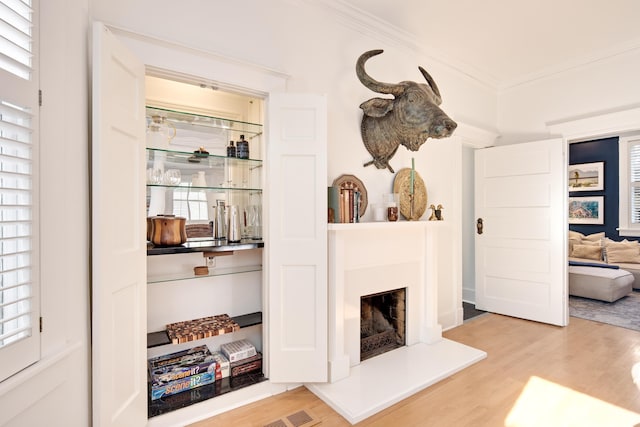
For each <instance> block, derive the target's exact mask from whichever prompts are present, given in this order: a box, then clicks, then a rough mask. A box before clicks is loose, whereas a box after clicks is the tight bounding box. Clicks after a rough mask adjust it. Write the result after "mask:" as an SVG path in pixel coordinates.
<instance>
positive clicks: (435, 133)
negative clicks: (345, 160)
mask: <svg viewBox="0 0 640 427" xmlns="http://www.w3.org/2000/svg"><path fill="white" fill-rule="evenodd" d="M382 52H383V51H382V50H381V49H380V50H370V51H368V52H365V53H363V54H362V55H360V58H358V62H357V63H356V74H357V75H358V79H360V81H361V82H362V84H363V85H365V86H366V87H368V88H369V89H371V90H372V91H374V92H378V93H384V94H389V95H393V96H394V99H388V98H372V99H370V100H368V101H365V102H363V103H362V104H360V108H362V111H363V112H364V116H363V117H362V125H361V127H360V131H361V134H362V141H363V142H364V146H365V147H366V148H367V151H369V153H370V154H371V155H372V156H373V160H371V161H370V162H367V163H365V164H364V166H369V165H371V164H373V165H375V166H376V167H377V168H378V169H385V168H387V169H389V170H390V171H391V172H392V173H393V168H392V167H391V165H389V160H390V159H391V158H392V157H393V156H394V155H395V154H396V151H397V150H398V147H399V146H400V144H402V145H404V146H405V147H406V148H408V149H409V150H411V151H418V149H419V148H420V146H421V145H422V144H424V143H425V142H426V141H427V138H446V137H448V136H450V135H451V134H452V133H453V131H454V130H455V128H456V127H457V126H458V125H457V124H456V122H454V121H453V120H451V119H450V118H449V117H448V116H447V115H446V114H445V112H444V111H442V110H441V109H440V107H438V105H440V103H441V102H442V98H441V97H440V91H439V90H438V86H436V82H435V81H433V79H432V78H431V76H430V75H429V73H427V72H426V71H425V69H424V68H422V67H418V69H419V70H420V72H421V73H422V75H423V76H424V78H425V79H426V80H427V84H424V83H415V82H410V81H403V82H400V83H396V84H391V83H381V82H378V81H376V80H374V79H372V78H371V77H370V76H369V75H368V74H367V73H366V72H365V70H364V63H365V62H366V61H367V59H369V58H371V57H372V56H375V55H379V54H381V53H382Z"/></svg>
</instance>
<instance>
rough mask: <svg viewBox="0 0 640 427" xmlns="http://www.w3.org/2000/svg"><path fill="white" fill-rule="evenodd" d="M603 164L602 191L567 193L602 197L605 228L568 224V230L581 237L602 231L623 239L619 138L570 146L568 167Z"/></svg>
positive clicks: (616, 238) (609, 235) (608, 235)
mask: <svg viewBox="0 0 640 427" xmlns="http://www.w3.org/2000/svg"><path fill="white" fill-rule="evenodd" d="M594 162H604V190H603V191H579V192H570V193H569V196H572V197H574V196H604V225H592V224H570V225H569V229H570V230H574V231H578V232H580V233H582V234H593V233H598V232H601V231H604V232H605V235H606V236H607V237H609V238H610V239H613V240H622V238H621V237H620V236H619V234H618V230H617V228H618V207H619V200H618V199H619V193H618V187H619V182H618V179H619V178H618V177H619V173H618V171H619V169H620V166H619V164H618V163H619V160H618V137H614V138H605V139H598V140H595V141H587V142H578V143H574V144H569V164H571V165H575V164H578V163H594Z"/></svg>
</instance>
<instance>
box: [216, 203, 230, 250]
mask: <svg viewBox="0 0 640 427" xmlns="http://www.w3.org/2000/svg"><path fill="white" fill-rule="evenodd" d="M213 213H214V219H213V238H214V239H215V240H224V239H226V238H227V223H226V221H225V206H224V200H216V206H214V207H213Z"/></svg>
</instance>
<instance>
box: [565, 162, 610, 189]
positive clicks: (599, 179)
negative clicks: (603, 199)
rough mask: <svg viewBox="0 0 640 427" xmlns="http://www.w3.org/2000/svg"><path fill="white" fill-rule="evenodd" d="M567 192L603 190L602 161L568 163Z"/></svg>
mask: <svg viewBox="0 0 640 427" xmlns="http://www.w3.org/2000/svg"><path fill="white" fill-rule="evenodd" d="M568 180H569V192H574V191H602V190H604V162H594V163H578V164H575V165H569V175H568Z"/></svg>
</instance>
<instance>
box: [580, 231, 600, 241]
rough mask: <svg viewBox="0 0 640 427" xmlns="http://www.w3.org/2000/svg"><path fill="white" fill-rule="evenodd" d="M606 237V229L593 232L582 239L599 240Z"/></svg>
mask: <svg viewBox="0 0 640 427" xmlns="http://www.w3.org/2000/svg"><path fill="white" fill-rule="evenodd" d="M602 239H604V231H602V232H600V233H593V234H589V235H587V236H584V237H582V241H585V240H589V241H591V242H599V241H601V240H602Z"/></svg>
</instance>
